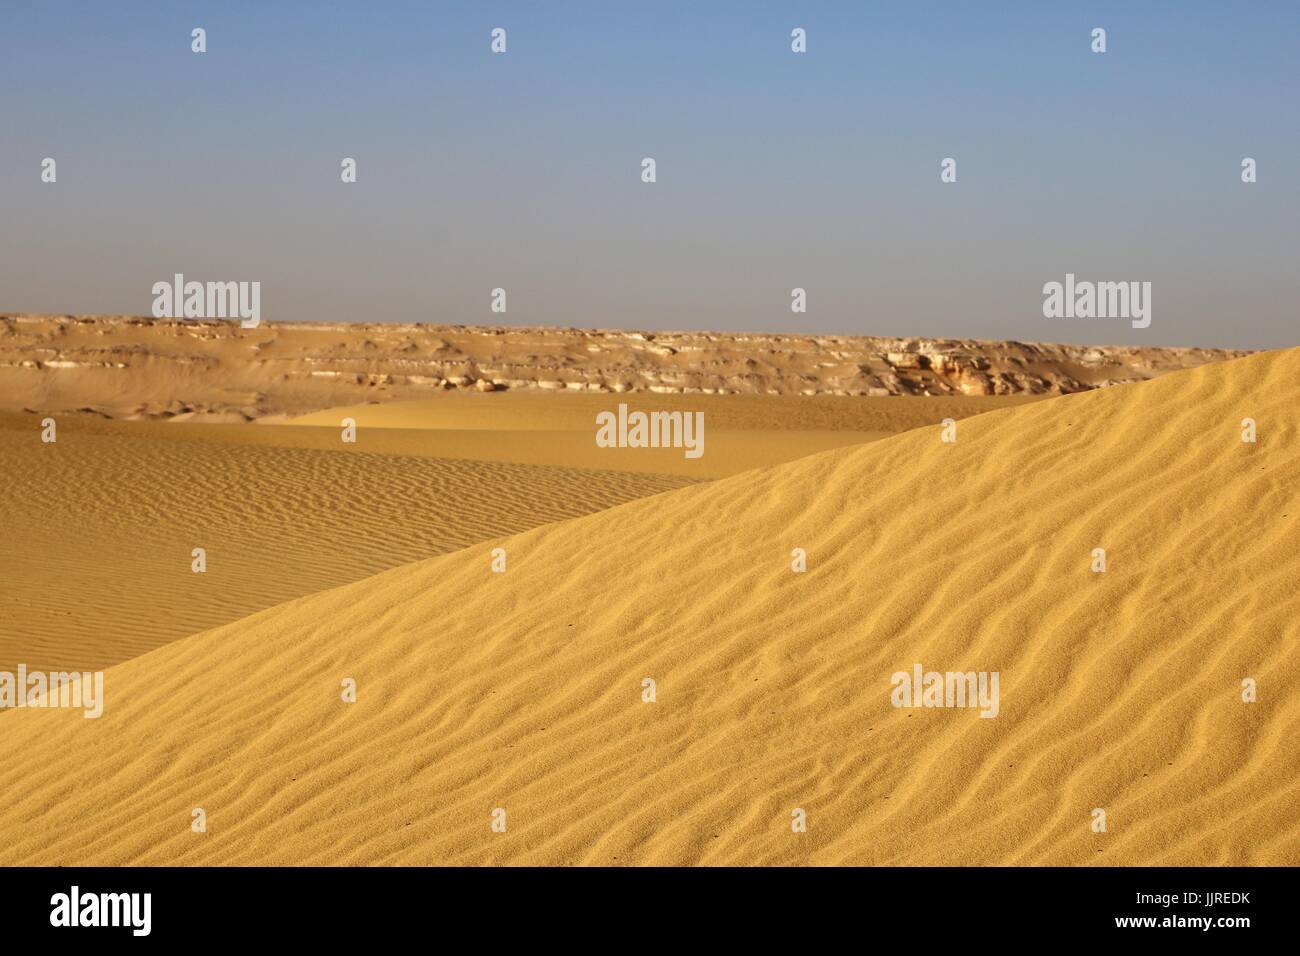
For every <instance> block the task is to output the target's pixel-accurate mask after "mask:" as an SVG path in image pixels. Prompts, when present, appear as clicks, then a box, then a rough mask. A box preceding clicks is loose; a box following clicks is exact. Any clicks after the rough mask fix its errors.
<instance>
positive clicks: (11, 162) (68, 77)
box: [0, 0, 1300, 347]
mask: <svg viewBox="0 0 1300 956" xmlns="http://www.w3.org/2000/svg"><path fill="white" fill-rule="evenodd" d="M195 26H202V27H204V28H205V29H206V30H207V40H208V52H207V53H205V54H202V55H199V54H194V53H192V52H191V51H190V31H191V29H192V28H193V27H195ZM497 26H500V27H504V28H505V29H506V30H507V35H508V52H507V53H506V54H505V55H500V56H497V55H493V54H492V53H491V52H490V50H489V33H490V31H491V29H492V28H493V27H497ZM796 26H799V27H803V28H805V29H806V30H807V31H808V53H807V54H804V55H795V54H793V53H791V51H790V46H789V44H790V39H789V34H790V30H791V29H792V28H793V27H796ZM1097 26H1101V27H1104V28H1105V29H1106V30H1107V44H1108V51H1107V52H1106V53H1105V54H1102V55H1098V54H1094V53H1092V52H1091V50H1090V49H1089V43H1090V40H1089V36H1090V32H1091V30H1092V28H1093V27H1097ZM1298 28H1300V4H1295V3H1291V2H1286V3H1283V2H1276V3H1269V2H1265V3H1254V4H1249V5H1244V4H1228V3H1172V2H1171V3H1143V4H1133V3H1116V4H1086V3H1077V4H1066V3H1059V4H1058V3H1043V2H1038V3H1032V2H1025V3H1006V4H989V3H984V4H978V3H896V4H886V3H876V4H868V3H848V2H843V3H708V4H701V3H674V2H657V3H654V4H646V5H634V4H622V3H619V4H613V3H586V2H563V3H561V2H548V3H541V2H529V3H469V2H465V3H409V4H407V3H388V4H385V3H367V4H320V3H295V2H275V3H232V2H222V3H195V4H186V3H166V4H163V3H158V4H146V3H115V4H104V3H25V2H17V0H9V2H6V3H5V4H4V5H3V7H0V53H3V56H0V116H3V117H4V122H3V125H2V126H0V215H3V222H4V225H5V228H4V229H3V230H0V309H3V310H23V311H57V312H135V313H147V312H148V311H149V308H150V304H151V301H152V296H151V294H150V289H151V287H152V285H153V283H154V282H156V281H158V280H160V279H169V278H170V277H171V275H172V274H173V273H175V272H183V273H185V274H186V276H187V277H189V278H196V279H222V280H239V279H244V280H257V281H260V282H261V283H262V309H263V317H265V318H269V319H325V320H372V321H430V322H453V323H469V324H473V323H500V322H508V323H510V324H554V325H577V326H606V327H637V328H690V329H708V328H718V329H753V330H774V331H791V332H841V333H853V334H878V335H927V336H971V337H983V338H1017V339H1028V340H1043V341H1067V342H1131V343H1135V344H1136V343H1147V344H1172V345H1225V346H1241V347H1270V346H1283V345H1293V344H1297V338H1298V336H1297V333H1296V330H1297V327H1298V325H1297V313H1296V308H1295V303H1296V302H1297V299H1298V298H1300V277H1298V274H1300V269H1297V268H1296V258H1297V257H1296V253H1297V250H1300V216H1298V215H1297V213H1300V188H1298V187H1297V185H1296V168H1297V164H1300V123H1297V107H1296V104H1297V103H1298V102H1300V67H1298V66H1297V65H1296V64H1297V62H1300V56H1298V55H1297V49H1296V47H1297V46H1298V45H1300V29H1298ZM47 156H49V157H53V158H55V159H56V161H57V163H58V182H57V183H55V184H46V183H42V182H41V181H40V163H41V160H42V159H43V158H44V157H47ZM345 156H350V157H355V158H356V159H357V161H358V171H359V176H358V179H359V181H358V182H357V183H356V184H352V185H344V184H343V183H341V182H340V180H339V163H340V160H341V159H342V158H343V157H345ZM645 156H652V157H654V158H655V159H656V162H657V165H658V182H657V183H655V184H653V185H647V184H643V183H641V181H640V176H639V173H640V161H641V159H642V157H645ZM948 156H951V157H954V158H956V160H957V164H958V181H957V182H956V183H954V184H942V183H940V181H939V162H940V160H941V159H943V158H944V157H948ZM1245 156H1251V157H1253V158H1255V159H1256V160H1257V162H1258V169H1259V181H1258V182H1257V183H1255V184H1252V185H1245V184H1243V183H1242V182H1241V180H1240V163H1241V159H1242V157H1245ZM1066 272H1073V273H1075V274H1076V275H1078V276H1079V277H1080V278H1092V279H1097V280H1138V281H1150V282H1151V283H1152V289H1153V291H1152V300H1153V302H1152V305H1153V322H1152V325H1151V327H1150V328H1149V329H1146V330H1140V331H1139V330H1133V329H1131V328H1129V326H1128V323H1126V322H1123V321H1115V320H1049V319H1045V318H1043V316H1042V309H1041V306H1042V291H1041V290H1042V286H1043V283H1045V282H1048V281H1053V280H1058V281H1059V280H1060V279H1062V278H1063V277H1064V275H1065V273H1066ZM498 286H499V287H504V288H506V289H507V292H508V296H509V312H508V313H507V314H506V315H505V316H500V315H494V314H492V313H491V312H490V311H489V302H490V292H491V289H493V288H495V287H498ZM795 286H800V287H803V288H806V289H807V291H808V302H809V309H808V312H807V314H803V315H796V314H792V313H791V312H790V309H789V300H790V299H789V297H790V289H791V288H793V287H795Z"/></svg>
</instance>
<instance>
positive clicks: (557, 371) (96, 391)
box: [0, 314, 1247, 421]
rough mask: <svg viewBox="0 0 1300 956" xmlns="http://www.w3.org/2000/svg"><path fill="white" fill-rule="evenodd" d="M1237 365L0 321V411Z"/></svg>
mask: <svg viewBox="0 0 1300 956" xmlns="http://www.w3.org/2000/svg"><path fill="white" fill-rule="evenodd" d="M1245 354H1247V353H1246V352H1244V351H1239V350H1230V349H1201V348H1137V347H1128V346H1106V347H1097V346H1075V345H1047V344H1041V343H1025V342H1010V341H1009V342H997V341H983V340H973V339H925V338H875V337H865V336H834V335H786V334H759V333H733V332H630V331H619V330H608V329H563V328H514V327H497V326H445V325H424V324H410V325H378V324H360V323H358V324H351V323H328V324H327V323H287V322H282V323H263V324H262V325H261V326H260V327H258V328H254V329H242V328H240V327H239V324H238V322H235V321H222V320H182V319H153V318H141V317H135V316H72V315H57V316H56V315H12V314H7V315H0V411H20V410H24V409H26V410H32V411H64V412H67V411H81V412H84V413H86V414H100V415H105V416H108V417H114V418H118V417H145V418H162V417H182V416H183V417H199V418H204V417H219V418H221V419H223V420H231V421H238V420H252V419H256V418H261V417H266V416H271V415H283V414H298V413H302V412H307V411H312V410H315V409H320V408H327V407H330V406H334V405H341V404H348V403H356V402H363V401H370V400H390V399H409V398H418V397H421V396H424V395H427V394H429V393H430V392H431V391H435V390H445V389H476V390H478V391H496V390H502V389H524V390H538V391H555V392H560V391H583V392H620V393H622V392H656V393H661V394H749V395H754V394H759V395H761V394H771V395H862V396H873V397H883V396H890V395H971V396H974V395H1017V394H1048V393H1057V394H1064V393H1069V392H1080V391H1086V390H1088V389H1092V388H1098V387H1102V386H1106V385H1113V384H1118V383H1124V382H1137V381H1143V380H1146V379H1150V378H1155V377H1156V376H1158V375H1161V374H1163V373H1165V372H1169V371H1173V370H1175V369H1180V368H1189V367H1192V366H1196V365H1203V364H1205V363H1207V362H1217V361H1222V360H1224V359H1228V358H1235V357H1238V356H1241V355H1245Z"/></svg>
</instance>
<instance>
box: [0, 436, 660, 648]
mask: <svg viewBox="0 0 1300 956" xmlns="http://www.w3.org/2000/svg"><path fill="white" fill-rule="evenodd" d="M302 431H304V430H303V429H289V428H279V429H266V428H259V427H257V426H255V425H228V426H227V425H170V424H159V423H148V422H95V421H80V420H77V419H75V418H68V419H66V420H63V421H61V422H60V423H59V438H58V441H57V442H55V443H51V444H43V443H42V442H41V440H40V432H41V427H40V419H38V418H34V417H33V416H13V415H10V416H5V415H0V480H3V482H4V487H5V494H4V495H3V496H0V528H3V534H0V579H3V581H4V587H3V588H2V589H0V669H5V670H13V669H14V668H15V667H16V666H17V665H18V664H20V663H24V664H27V665H28V666H29V667H33V668H34V667H41V668H59V669H62V668H76V669H94V668H103V667H107V666H109V665H112V664H116V663H119V662H121V661H123V660H126V659H128V658H130V657H134V656H136V655H139V654H143V653H145V652H146V651H149V650H152V649H153V648H155V647H159V646H160V645H162V644H165V643H167V642H168V641H172V640H176V639H178V638H182V637H186V636H188V635H190V634H194V633H195V632H197V631H201V630H207V629H209V628H212V627H216V626H218V625H220V624H226V623H228V622H231V621H236V620H239V619H240V618H243V617H246V616H247V615H249V614H252V613H253V612H255V611H260V610H262V609H263V608H268V607H273V606H275V605H277V604H281V603H283V602H285V601H288V600H292V599H293V598H296V597H299V596H301V595H304V594H309V593H311V592H313V591H320V590H323V589H325V588H331V587H337V586H339V585H341V584H345V583H348V582H351V581H357V580H360V579H362V578H365V577H367V576H369V575H371V574H374V573H376V572H378V571H382V570H384V569H386V568H391V567H395V566H397V565H401V564H406V563H408V562H410V561H415V560H418V559H420V558H426V557H429V556H430V555H434V554H441V553H445V552H448V551H455V550H458V549H460V548H463V547H465V546H466V545H469V544H472V543H473V542H476V541H482V540H484V539H488V538H496V537H499V536H501V535H504V534H510V533H513V532H516V531H522V530H524V529H526V528H532V527H535V526H537V525H539V524H545V523H546V522H548V521H558V520H561V519H564V518H572V517H576V516H578V515H583V514H588V513H590V512H592V511H596V510H598V509H600V508H606V507H609V506H611V505H615V504H620V503H622V502H624V501H629V500H631V499H633V498H636V497H638V496H640V495H649V494H656V493H658V492H660V491H664V490H667V489H670V488H675V487H680V486H681V485H682V484H683V483H684V482H685V480H684V479H672V478H667V477H664V476H661V475H642V474H635V473H632V472H621V473H618V474H613V473H607V472H602V471H590V470H582V469H577V468H565V467H539V466H535V465H522V464H510V463H492V462H478V461H466V460H457V459H444V458H437V457H432V456H433V455H437V454H438V453H439V452H441V451H442V450H443V449H442V448H441V447H440V446H439V445H438V443H437V442H436V441H429V440H426V441H425V442H423V457H420V456H418V455H417V454H415V452H417V451H419V450H420V449H419V448H418V447H417V443H416V442H414V441H413V442H411V443H409V446H410V447H407V448H405V449H401V451H403V452H406V453H402V454H385V453H376V452H372V451H369V450H367V449H368V447H369V446H361V447H360V449H358V448H357V447H356V446H347V445H342V444H341V442H340V441H339V433H338V430H337V429H334V430H330V431H328V433H327V434H326V435H322V436H319V437H320V438H322V439H324V440H321V441H319V442H317V443H316V446H315V447H313V446H312V445H309V444H307V443H306V442H301V441H298V443H297V445H295V441H297V440H298V439H300V438H301V437H302V436H301V432H302ZM307 431H324V430H322V429H308V430H307ZM268 432H271V433H273V434H271V435H268V434H267V433H268ZM258 438H261V439H264V440H265V439H267V438H273V439H279V440H281V444H279V445H272V444H262V443H257V442H256V439H258ZM336 449H350V450H336ZM195 548H202V549H204V552H205V562H206V570H205V571H204V572H203V573H201V574H199V573H195V572H194V570H193V561H194V558H193V551H194V549H195Z"/></svg>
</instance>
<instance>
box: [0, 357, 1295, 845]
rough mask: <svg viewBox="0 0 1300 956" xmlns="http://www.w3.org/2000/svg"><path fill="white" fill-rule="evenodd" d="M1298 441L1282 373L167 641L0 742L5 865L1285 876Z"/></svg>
mask: <svg viewBox="0 0 1300 956" xmlns="http://www.w3.org/2000/svg"><path fill="white" fill-rule="evenodd" d="M1297 408H1300V351H1297V350H1293V351H1287V352H1277V353H1266V354H1261V355H1257V356H1252V357H1249V358H1245V359H1240V360H1237V361H1233V362H1227V363H1223V364H1218V365H1209V366H1205V367H1202V368H1197V369H1194V370H1191V371H1184V372H1176V373H1173V374H1170V375H1166V376H1163V377H1161V378H1158V379H1156V380H1154V381H1151V382H1146V383H1143V384H1139V385H1133V386H1121V387H1117V388H1111V389H1105V390H1098V391H1090V392H1086V393H1083V394H1079V395H1070V396H1066V397H1063V398H1056V399H1052V400H1049V401H1045V402H1039V403H1035V404H1032V405H1028V406H1025V407H1016V408H1009V409H1004V410H1000V411H995V412H991V413H989V414H986V415H981V416H978V417H975V418H971V419H969V420H966V421H963V422H961V423H959V426H958V440H957V441H956V442H955V443H953V444H945V443H943V442H941V441H940V432H939V429H938V428H937V427H934V426H931V427H926V428H921V429H918V430H915V431H911V432H907V433H905V434H901V435H897V436H894V437H891V438H886V439H883V440H881V441H878V442H874V443H872V444H868V445H864V446H858V447H852V448H845V449H839V450H832V451H828V452H824V453H822V454H818V455H814V456H812V457H808V458H803V459H800V460H798V461H794V462H790V463H786V464H781V465H776V466H773V467H768V468H764V469H760V470H756V471H750V472H746V473H744V474H740V475H737V476H735V477H733V478H729V479H724V480H721V481H716V482H711V483H708V484H700V485H694V486H691V487H685V488H681V489H678V490H675V491H672V492H670V493H668V494H665V495H660V496H657V497H653V498H645V499H641V500H638V501H633V502H631V503H628V504H625V505H622V506H619V507H616V508H612V509H610V510H607V511H603V512H600V513H597V514H592V515H589V516H586V517H580V518H575V519H572V520H567V521H563V522H560V523H558V524H552V525H548V526H545V527H541V528H537V529H534V530H531V531H527V532H524V533H522V534H519V535H516V536H514V537H510V538H507V539H504V540H502V541H497V542H484V543H480V544H476V545H473V546H471V547H469V548H467V549H465V550H462V551H459V552H456V553H453V554H448V555H444V556H441V557H436V558H432V559H430V560H426V561H421V562H418V563H414V564H410V565H407V566H403V567H400V568H396V569H393V570H389V571H386V572H383V573H381V574H378V575H376V576H374V577H372V578H369V579H367V580H365V581H361V582H358V583H355V584H352V585H348V586H346V587H342V588H338V589H335V590H332V591H329V592H326V593H322V594H317V595H312V596H309V597H305V598H302V599H299V600H295V601H292V602H289V603H287V604H284V605H281V606H278V607H275V608H272V609H269V610H266V611H263V612H260V613H258V614H256V615H253V616H251V617H249V618H247V619H245V620H242V621H239V622H236V623H234V624H230V625H227V626H224V627H221V628H218V629H216V630H213V631H209V632H206V633H202V634H198V635H195V636H193V637H190V638H187V639H184V640H181V641H177V642H174V643H172V644H170V645H168V646H166V647H163V648H161V649H158V650H156V651H153V652H151V653H148V654H145V655H143V656H141V657H138V658H136V659H134V660H131V661H128V662H126V663H124V664H121V665H119V666H116V667H114V668H112V669H111V670H110V671H109V672H108V674H107V677H106V687H107V694H108V701H107V704H106V708H105V714H104V716H103V717H102V718H101V719H99V720H85V719H83V718H82V717H81V715H80V714H79V713H76V712H70V711H55V710H42V711H35V710H23V711H16V712H11V713H8V714H3V715H0V735H3V746H4V750H5V753H6V754H7V755H8V758H7V759H6V760H5V762H4V764H3V766H2V767H0V789H2V790H3V792H4V793H5V794H6V799H5V800H4V801H2V802H0V862H4V863H41V864H54V863H106V864H118V863H137V864H162V863H191V864H198V863H204V864H220V863H394V862H405V863H416V864H430V863H431V864H442V863H613V864H629V863H706V864H714V863H816V864H826V863H875V864H886V863H891V864H919V863H947V864H978V863H1030V864H1045V863H1050V864H1090V863H1097V864H1139V863H1140V864H1175V863H1179V864H1217V863H1289V864H1296V863H1300V797H1298V796H1297V791H1296V787H1295V781H1296V779H1297V778H1298V776H1300V747H1297V745H1296V740H1297V736H1298V735H1300V697H1298V696H1297V691H1300V666H1298V665H1300V644H1298V641H1300V623H1297V622H1300V591H1298V589H1297V588H1296V586H1295V585H1296V580H1297V574H1298V572H1300V536H1298V535H1297V534H1296V517H1297V514H1300V501H1298V500H1297V490H1298V489H1300V454H1298V453H1297V448H1298V447H1300V446H1298V445H1297V442H1298V441H1300V427H1298V423H1297ZM1245 417H1251V418H1254V419H1256V420H1257V421H1258V423H1259V435H1258V441H1257V442H1256V443H1254V444H1247V443H1243V442H1242V441H1241V440H1240V424H1241V420H1242V419H1243V418H1245ZM416 503H417V502H414V501H411V502H407V504H408V505H414V504H416ZM496 546H500V547H504V548H505V549H506V552H507V554H508V555H509V567H508V570H507V571H506V572H505V573H504V574H498V573H493V572H492V571H491V570H490V566H489V560H490V559H489V550H490V548H492V547H496ZM1097 547H1102V548H1105V549H1106V551H1107V555H1108V561H1109V565H1108V570H1107V571H1106V572H1105V573H1101V574H1097V573H1093V572H1092V571H1091V570H1090V560H1091V555H1092V551H1093V549H1094V548H1097ZM794 548H805V549H806V550H807V554H808V570H807V571H806V572H805V573H802V574H796V573H793V572H792V571H791V567H790V556H791V550H792V549H794ZM914 662H921V663H923V664H924V665H925V667H926V668H927V669H930V668H933V669H935V670H939V671H947V670H975V671H997V672H999V673H1000V675H1001V702H1000V710H999V713H998V716H997V717H996V718H993V719H981V718H980V717H979V716H978V715H977V714H975V713H974V712H972V711H970V710H965V709H943V708H940V709H921V710H912V709H899V708H895V707H893V706H891V703H890V675H891V674H892V673H893V672H895V671H899V670H903V671H906V670H908V669H910V668H911V667H912V666H913V664H914ZM346 677H351V678H355V679H356V681H357V682H358V693H359V697H358V700H357V702H356V703H344V702H342V701H341V700H340V695H339V687H340V682H341V681H342V680H343V679H344V678H346ZM647 677H650V678H653V679H654V680H655V681H656V682H657V700H656V701H655V702H654V703H643V702H642V698H641V695H642V681H643V679H644V678H647ZM1246 677H1251V678H1254V679H1255V680H1257V681H1258V687H1259V700H1258V702H1256V703H1250V704H1247V703H1243V702H1242V700H1241V697H1240V688H1241V682H1242V679H1243V678H1246ZM195 807H202V808H204V810H205V811H206V813H207V821H208V832H206V833H194V832H191V828H190V821H191V810H192V808H195ZM498 807H499V808H504V809H505V810H506V812H507V821H508V823H507V829H506V832H503V833H498V832H493V831H492V829H491V822H492V813H493V810H494V808H498ZM795 808H801V809H803V810H806V812H807V815H808V829H807V832H806V833H794V832H792V830H791V826H790V821H791V811H792V810H793V809H795ZM1094 808H1102V809H1104V810H1105V811H1106V815H1107V820H1108V828H1107V831H1106V832H1104V833H1097V832H1093V830H1092V829H1091V827H1090V820H1091V814H1092V811H1093V809H1094Z"/></svg>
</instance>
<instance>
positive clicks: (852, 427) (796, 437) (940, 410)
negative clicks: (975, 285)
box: [292, 392, 1041, 479]
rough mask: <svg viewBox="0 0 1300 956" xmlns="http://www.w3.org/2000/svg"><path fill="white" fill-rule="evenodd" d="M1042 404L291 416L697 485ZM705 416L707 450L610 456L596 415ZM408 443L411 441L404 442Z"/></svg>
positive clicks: (475, 402) (639, 404)
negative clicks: (946, 422)
mask: <svg viewBox="0 0 1300 956" xmlns="http://www.w3.org/2000/svg"><path fill="white" fill-rule="evenodd" d="M1037 400H1041V398H1040V397H1039V396H1029V395H1008V396H975V397H955V396H934V397H924V398H922V397H917V398H899V397H890V398H868V397H862V396H855V397H843V396H836V395H810V396H805V395H656V394H644V393H638V394H632V395H583V394H577V395H566V394H545V393H542V394H538V393H536V392H505V393H499V394H486V395H474V394H463V393H451V394H446V395H440V396H438V397H436V398H430V399H421V400H418V401H406V402H384V403H380V404H371V405H350V406H344V407H340V408H331V409H326V410H324V411H319V412H313V413H311V414H308V415H302V416H299V417H296V418H294V419H292V424H294V425H296V426H313V428H314V430H318V431H320V432H322V433H324V435H326V436H328V438H329V439H330V440H335V441H337V438H336V436H337V435H338V433H339V426H340V424H341V422H342V421H343V419H345V418H347V419H351V420H352V421H354V422H356V425H357V428H358V429H359V432H358V445H359V446H360V445H363V444H366V443H369V444H371V445H374V446H375V447H381V448H382V447H389V446H390V444H396V443H397V442H399V441H403V440H405V441H406V442H408V443H411V442H415V441H420V442H423V443H425V445H427V446H430V447H436V448H437V449H439V454H440V455H443V456H446V457H450V458H466V459H474V460H478V461H511V462H519V463H526V464H540V465H557V464H563V465H567V466H570V467H582V468H595V469H600V470H602V471H635V472H653V473H656V474H662V475H678V476H682V477H688V478H700V479H704V478H725V477H727V476H730V475H735V474H738V473H739V472H742V471H748V470H749V469H751V468H758V467H761V466H763V465H772V464H776V463H778V462H783V461H790V460H792V459H795V458H802V457H803V456H805V455H811V454H813V453H815V452H819V451H826V450H827V449H830V448H841V447H843V446H845V445H859V444H862V443H864V442H868V441H874V440H875V439H878V438H884V437H887V436H889V435H895V434H897V433H899V432H902V431H908V430H910V429H913V428H919V427H921V426H923V425H929V424H933V423H936V422H940V421H942V420H943V419H945V418H954V419H957V418H966V417H968V416H971V415H977V414H980V413H981V412H986V411H989V410H991V409H995V408H1006V407H1008V406H1011V405H1020V404H1025V403H1027V402H1030V401H1037ZM620 404H624V405H626V406H627V407H628V410H629V411H631V412H636V411H641V412H647V413H649V412H657V411H668V412H676V411H680V412H687V413H695V412H702V413H703V414H704V422H705V429H704V454H703V455H702V456H700V457H699V458H687V457H686V456H685V455H684V454H683V452H682V450H681V449H676V448H601V447H599V446H598V445H597V444H596V415H597V414H598V413H600V412H617V409H618V406H619V405H620ZM399 436H403V437H399Z"/></svg>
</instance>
